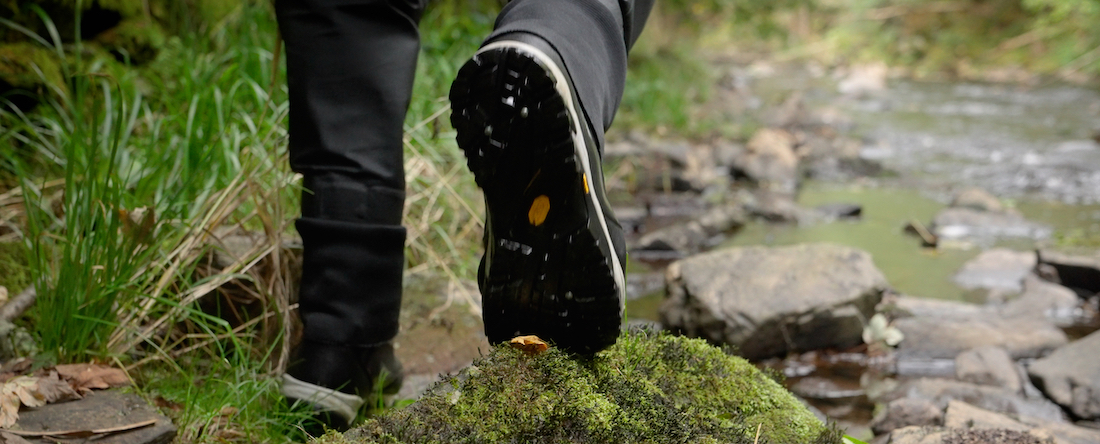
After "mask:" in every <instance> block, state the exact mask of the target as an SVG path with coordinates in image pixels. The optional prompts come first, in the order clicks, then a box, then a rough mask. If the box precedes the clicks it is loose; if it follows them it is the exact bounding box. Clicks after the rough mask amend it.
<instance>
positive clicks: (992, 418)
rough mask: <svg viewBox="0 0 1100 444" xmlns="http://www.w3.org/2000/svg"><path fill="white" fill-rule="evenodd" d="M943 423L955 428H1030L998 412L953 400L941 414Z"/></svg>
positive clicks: (1022, 430)
mask: <svg viewBox="0 0 1100 444" xmlns="http://www.w3.org/2000/svg"><path fill="white" fill-rule="evenodd" d="M943 425H944V427H951V428H955V429H1005V430H1016V431H1021V432H1026V431H1029V430H1031V429H1032V428H1031V427H1029V426H1027V425H1026V424H1023V423H1021V422H1018V421H1016V420H1014V419H1012V418H1009V417H1007V416H1005V415H1002V414H1000V413H996V412H991V411H989V410H986V409H982V408H978V407H974V406H972V405H970V404H967V403H965V402H962V401H955V400H952V401H949V402H948V403H947V409H946V410H945V411H944V414H943Z"/></svg>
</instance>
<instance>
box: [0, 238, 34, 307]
mask: <svg viewBox="0 0 1100 444" xmlns="http://www.w3.org/2000/svg"><path fill="white" fill-rule="evenodd" d="M30 285H31V276H30V270H29V269H28V268H27V254H26V252H25V251H24V246H23V243H22V242H0V287H7V289H8V295H9V297H15V295H16V294H18V293H19V292H20V291H23V289H24V288H27V287H28V286H30Z"/></svg>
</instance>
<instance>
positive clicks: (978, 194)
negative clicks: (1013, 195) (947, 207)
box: [951, 187, 1005, 213]
mask: <svg viewBox="0 0 1100 444" xmlns="http://www.w3.org/2000/svg"><path fill="white" fill-rule="evenodd" d="M951 206H952V207H955V208H970V209H973V210H978V211H991V212H995V213H999V212H1003V211H1005V206H1004V204H1002V203H1001V201H1000V199H997V197H995V196H993V195H992V194H989V192H988V191H986V190H983V189H981V188H977V187H971V188H966V189H964V190H962V191H959V192H958V194H955V197H954V198H953V199H952V200H951Z"/></svg>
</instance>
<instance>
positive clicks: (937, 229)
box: [932, 208, 1051, 244]
mask: <svg viewBox="0 0 1100 444" xmlns="http://www.w3.org/2000/svg"><path fill="white" fill-rule="evenodd" d="M932 232H933V233H934V234H935V235H936V236H937V237H938V238H939V239H940V240H955V241H958V240H962V241H970V242H977V243H982V244H988V243H992V242H993V241H995V240H996V239H998V238H1024V239H1036V240H1039V239H1046V238H1049V237H1050V235H1051V229H1050V227H1048V226H1045V225H1041V224H1037V223H1034V222H1031V221H1028V220H1026V219H1024V217H1023V216H1020V215H1019V214H1014V213H998V212H990V211H980V210H975V209H972V208H948V209H946V210H943V211H941V212H940V213H939V214H937V215H936V217H935V218H933V219H932Z"/></svg>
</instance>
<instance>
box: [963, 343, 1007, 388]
mask: <svg viewBox="0 0 1100 444" xmlns="http://www.w3.org/2000/svg"><path fill="white" fill-rule="evenodd" d="M955 376H956V377H957V378H959V380H960V381H965V382H972V383H975V384H981V385H992V386H995V387H1003V388H1006V389H1008V390H1011V391H1013V392H1017V393H1021V392H1022V391H1023V383H1022V381H1020V375H1019V373H1017V372H1016V363H1015V362H1013V361H1012V357H1011V356H1009V354H1008V352H1007V351H1005V349H1003V348H1001V347H995V346H984V347H978V348H974V349H970V350H967V351H964V352H962V353H959V355H958V356H957V357H955Z"/></svg>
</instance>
